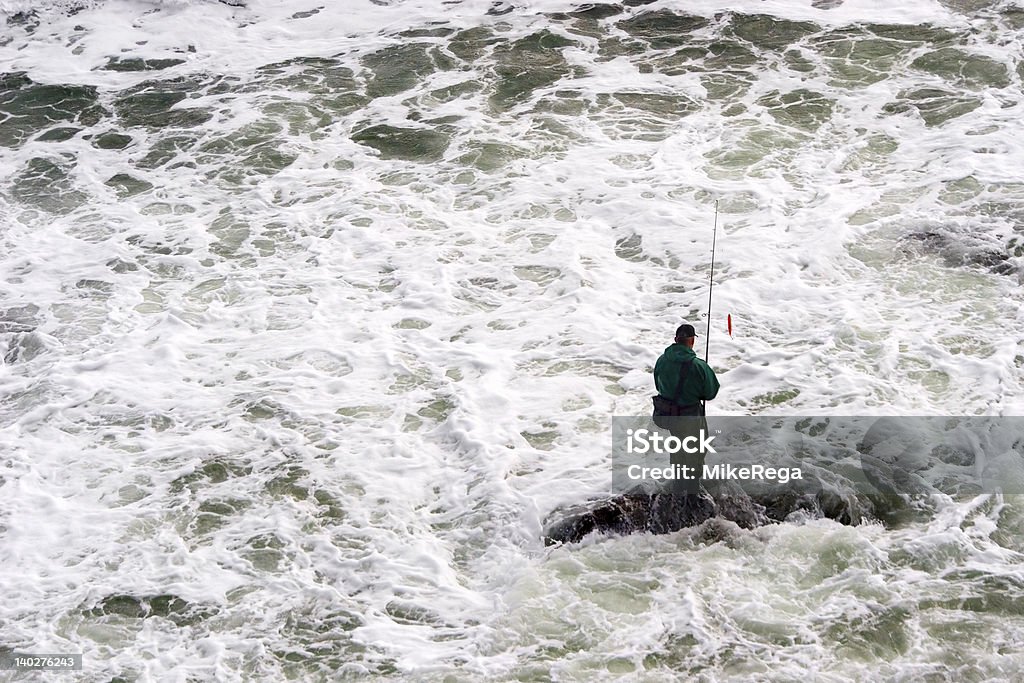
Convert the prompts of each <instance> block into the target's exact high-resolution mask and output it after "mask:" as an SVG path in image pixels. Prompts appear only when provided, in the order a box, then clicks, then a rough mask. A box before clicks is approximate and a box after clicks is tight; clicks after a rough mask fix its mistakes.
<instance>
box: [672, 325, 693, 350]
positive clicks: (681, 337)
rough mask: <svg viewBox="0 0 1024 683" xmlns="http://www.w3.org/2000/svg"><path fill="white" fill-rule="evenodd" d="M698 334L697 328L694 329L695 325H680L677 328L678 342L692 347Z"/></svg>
mask: <svg viewBox="0 0 1024 683" xmlns="http://www.w3.org/2000/svg"><path fill="white" fill-rule="evenodd" d="M696 336H697V330H695V329H693V325H686V324H683V325H680V326H679V327H677V328H676V343H677V344H685V345H686V346H689V347H690V348H693V342H694V341H695V338H696Z"/></svg>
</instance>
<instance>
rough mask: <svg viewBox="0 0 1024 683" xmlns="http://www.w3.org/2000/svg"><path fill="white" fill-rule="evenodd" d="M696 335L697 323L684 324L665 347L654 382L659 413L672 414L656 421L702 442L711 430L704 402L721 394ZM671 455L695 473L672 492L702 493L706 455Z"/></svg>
mask: <svg viewBox="0 0 1024 683" xmlns="http://www.w3.org/2000/svg"><path fill="white" fill-rule="evenodd" d="M696 337H697V331H696V330H695V329H694V327H693V325H687V324H683V325H680V326H679V327H678V328H677V329H676V337H675V343H674V344H672V345H671V346H669V347H668V348H667V349H665V352H664V353H663V354H661V357H660V358H658V361H657V362H656V363H655V364H654V385H655V387H657V389H658V396H656V397H654V404H655V415H656V416H659V415H660V416H665V417H668V419H667V420H663V419H656V420H655V421H656V423H658V424H666V425H667V428H668V430H669V431H670V432H671V433H672V436H675V437H676V438H678V439H680V440H682V439H685V438H686V437H688V436H696V437H697V440H696V442H698V443H699V442H700V432H701V431H703V432H704V433H705V434H707V429H708V427H707V420H706V419H705V417H704V415H705V409H704V402H705V401H710V400H711V399H713V398H714V397H715V396H717V395H718V389H719V384H718V378H717V377H715V371H714V370H712V369H711V366H709V365H708V364H707V363H706V362H704V361H702V360H701V359H700V358H697V354H696V353H694V350H693V344H694V341H696ZM670 458H671V463H672V464H673V465H685V466H687V467H688V468H689V469H688V471H689V472H690V473H691V474H692V475H693V476H692V478H690V479H682V478H679V479H676V480H673V485H672V491H671V492H672V494H673V495H690V494H697V493H699V492H700V475H701V472H702V470H703V467H704V455H703V454H701V453H695V454H688V453H685V452H681V451H680V452H677V453H673V454H672V455H671V456H670Z"/></svg>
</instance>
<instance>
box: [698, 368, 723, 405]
mask: <svg viewBox="0 0 1024 683" xmlns="http://www.w3.org/2000/svg"><path fill="white" fill-rule="evenodd" d="M701 374H703V375H704V386H703V387H702V388H701V400H702V401H710V400H711V399H713V398H714V397H715V396H718V390H719V389H720V388H721V385H720V384H719V383H718V378H717V377H715V371H714V370H712V369H711V367H710V366H708V365H707V364H706V363H703V364H702V365H701Z"/></svg>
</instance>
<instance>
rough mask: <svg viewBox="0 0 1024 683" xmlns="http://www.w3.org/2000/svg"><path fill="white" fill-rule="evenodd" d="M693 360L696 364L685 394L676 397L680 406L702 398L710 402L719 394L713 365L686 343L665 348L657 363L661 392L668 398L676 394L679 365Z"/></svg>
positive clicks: (685, 388)
mask: <svg viewBox="0 0 1024 683" xmlns="http://www.w3.org/2000/svg"><path fill="white" fill-rule="evenodd" d="M688 358H692V359H693V365H691V366H690V371H689V372H688V373H687V375H686V381H685V382H684V383H683V390H682V393H681V394H680V395H679V398H678V399H676V403H677V404H678V405H681V406H688V405H693V404H695V403H697V402H699V401H710V400H711V399H713V398H714V397H715V396H717V395H718V388H719V384H718V378H717V377H715V371H714V370H712V369H711V367H710V366H709V365H708V364H707V363H705V362H704V361H702V360H701V359H700V358H697V354H695V353H694V352H693V349H691V348H690V347H688V346H686V345H685V344H673V345H672V346H670V347H668V348H667V349H665V353H663V354H661V357H660V358H659V359H658V362H657V363H655V364H654V386H655V387H657V389H658V393H659V394H661V395H662V396H664V397H665V398H667V399H671V398H672V397H674V396H675V395H676V391H677V390H678V386H677V385H678V384H679V369H680V366H681V365H682V364H683V363H684V362H685V361H686V360H687V359H688Z"/></svg>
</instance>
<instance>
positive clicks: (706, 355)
mask: <svg viewBox="0 0 1024 683" xmlns="http://www.w3.org/2000/svg"><path fill="white" fill-rule="evenodd" d="M717 239H718V200H717V199H716V200H715V231H714V233H713V234H712V236H711V285H710V286H709V287H708V331H707V334H706V335H705V340H704V362H705V363H707V362H708V358H709V352H710V350H711V292H712V291H714V289H715V242H716V240H717ZM729 322H730V323H731V322H732V321H731V320H730V321H729ZM730 327H731V325H730ZM729 332H730V334H731V333H732V330H730V331H729Z"/></svg>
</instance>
